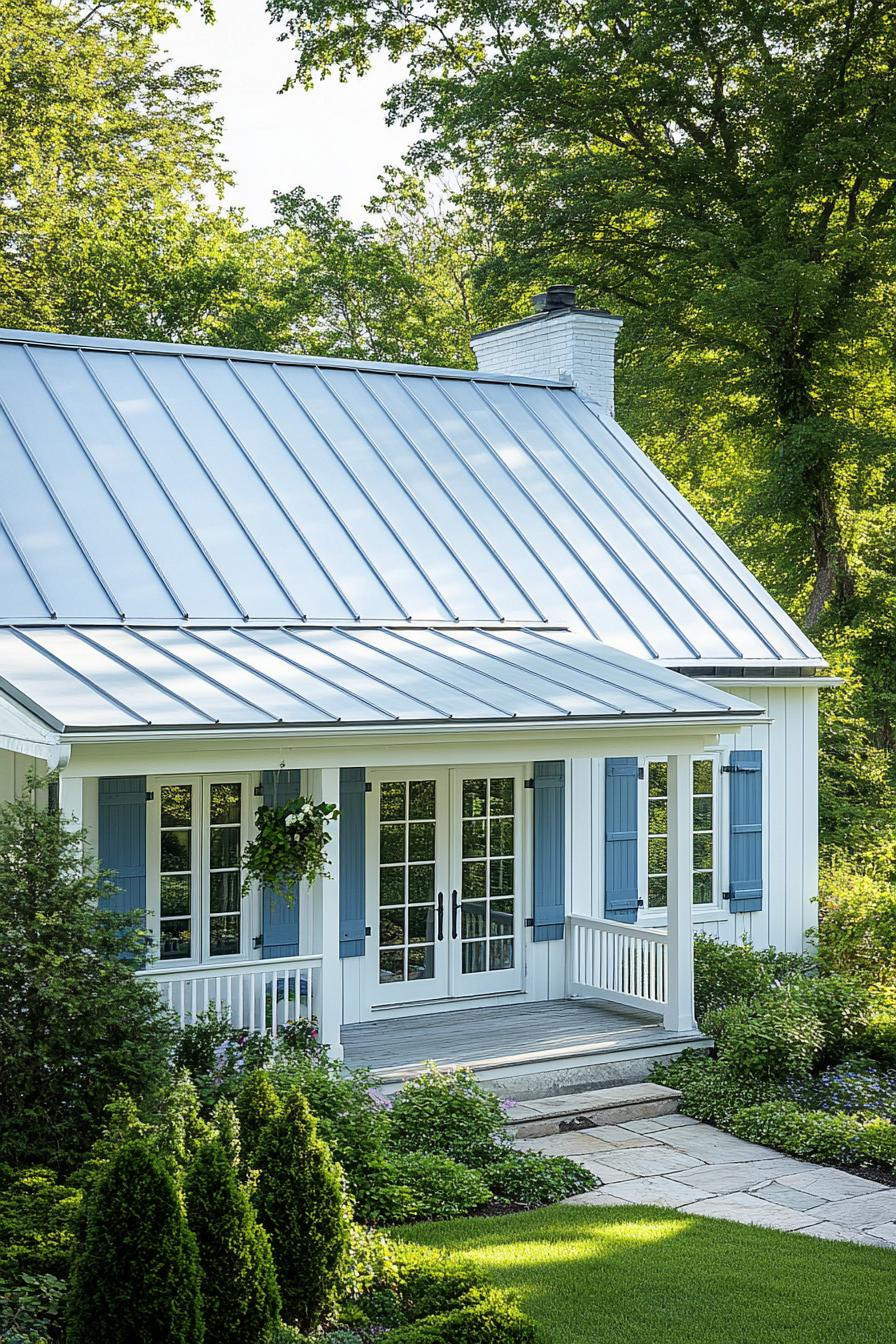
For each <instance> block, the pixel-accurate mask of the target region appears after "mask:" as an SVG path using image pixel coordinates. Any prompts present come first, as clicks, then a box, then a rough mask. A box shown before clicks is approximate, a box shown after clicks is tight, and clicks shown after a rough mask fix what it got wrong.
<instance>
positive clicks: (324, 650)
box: [279, 625, 442, 714]
mask: <svg viewBox="0 0 896 1344" xmlns="http://www.w3.org/2000/svg"><path fill="white" fill-rule="evenodd" d="M279 628H280V629H281V630H282V631H283V633H284V634H285V635H288V636H289V637H290V639H295V640H297V641H298V642H299V643H300V644H306V645H308V646H309V647H310V648H313V649H316V650H317V651H318V652H319V653H323V654H325V655H326V657H327V658H330V659H332V660H333V661H334V662H337V663H341V664H342V665H343V666H344V667H347V668H349V669H351V670H354V671H357V670H358V669H357V667H356V666H355V665H354V664H352V663H350V662H349V660H348V659H347V658H343V657H342V655H341V654H339V653H334V652H333V650H332V649H328V648H325V647H324V646H323V645H322V644H312V643H311V641H310V640H308V639H306V638H305V637H304V635H299V634H297V633H296V631H295V630H292V629H290V628H289V626H280V627H279ZM327 628H328V629H330V630H331V631H332V632H333V633H334V634H340V633H341V627H340V626H338V625H332V626H329V627H327ZM364 676H365V677H369V678H370V679H371V680H372V681H375V682H377V684H378V685H380V686H385V687H386V688H387V690H390V691H394V692H395V694H396V695H402V696H404V697H405V698H406V699H408V700H413V701H414V703H415V704H417V705H422V706H423V707H424V709H431V710H432V712H433V713H434V714H442V710H440V709H439V707H438V705H433V704H430V702H429V701H428V700H423V699H421V698H420V696H419V695H413V694H412V693H411V692H410V691H405V690H401V689H400V688H399V687H397V686H393V685H391V683H390V682H388V681H386V680H385V678H384V677H379V676H377V674H376V673H375V672H370V671H368V670H365V672H364Z"/></svg>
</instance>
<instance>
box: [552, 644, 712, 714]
mask: <svg viewBox="0 0 896 1344" xmlns="http://www.w3.org/2000/svg"><path fill="white" fill-rule="evenodd" d="M526 633H527V634H531V635H535V636H536V638H538V639H540V640H544V641H545V642H546V643H548V644H553V645H556V647H557V648H559V649H566V645H565V644H564V643H563V641H562V640H559V639H554V638H553V637H552V636H551V635H548V634H545V633H544V631H542V630H536V629H534V628H531V629H529V630H527V631H526ZM615 652H618V653H621V652H622V650H615ZM588 656H589V657H593V658H594V659H595V661H596V662H602V663H604V664H605V665H606V666H608V667H612V666H613V665H614V664H613V663H612V661H611V660H610V659H608V658H602V657H601V655H600V654H599V653H596V654H589V655H588ZM623 656H624V657H632V656H633V655H632V654H627V655H626V654H623ZM639 661H641V660H640V659H639ZM656 666H659V664H656ZM645 667H646V670H645V671H643V672H642V671H641V669H640V668H638V671H637V675H638V676H639V677H641V679H642V680H643V681H649V682H651V683H652V684H654V685H656V686H664V685H665V684H666V683H665V682H664V681H663V680H662V678H660V677H657V676H654V675H652V667H651V664H649V663H647V664H645ZM669 671H674V669H672V668H670V669H669ZM675 675H680V674H678V673H675ZM687 680H688V686H689V687H693V686H694V685H695V683H694V680H693V679H692V678H688V679H687ZM696 684H697V685H698V686H699V690H697V689H691V692H690V693H691V695H693V696H694V698H695V700H706V701H709V703H710V704H712V703H713V697H712V696H711V695H707V694H705V693H704V692H705V688H704V687H703V686H702V685H700V683H696Z"/></svg>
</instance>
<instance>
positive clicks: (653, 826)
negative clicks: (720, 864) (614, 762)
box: [647, 761, 669, 910]
mask: <svg viewBox="0 0 896 1344" xmlns="http://www.w3.org/2000/svg"><path fill="white" fill-rule="evenodd" d="M667 778H668V766H667V764H666V762H665V761H650V762H649V764H648V766H647V908H648V909H649V910H661V909H664V908H665V905H666V890H667V886H668V874H669V856H668V851H667V841H668V836H669V802H668V798H667V796H666V787H667Z"/></svg>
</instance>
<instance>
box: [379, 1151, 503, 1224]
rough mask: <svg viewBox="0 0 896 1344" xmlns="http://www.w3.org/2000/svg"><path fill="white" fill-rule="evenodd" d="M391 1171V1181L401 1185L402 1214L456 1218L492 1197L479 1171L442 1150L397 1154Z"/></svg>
mask: <svg viewBox="0 0 896 1344" xmlns="http://www.w3.org/2000/svg"><path fill="white" fill-rule="evenodd" d="M390 1173H391V1176H392V1182H393V1185H394V1186H398V1187H404V1191H405V1197H404V1199H403V1203H404V1208H403V1209H402V1211H401V1217H402V1218H407V1219H414V1218H459V1217H461V1216H462V1215H463V1214H465V1213H469V1212H470V1210H471V1209H476V1208H478V1207H479V1206H480V1205H481V1204H487V1203H488V1201H489V1200H490V1199H491V1197H492V1192H491V1189H490V1188H489V1186H488V1185H487V1184H486V1182H485V1180H484V1179H483V1177H482V1175H481V1173H480V1172H478V1171H474V1170H472V1169H471V1168H470V1167H464V1166H462V1165H461V1163H460V1162H455V1161H454V1160H453V1158H450V1157H445V1155H444V1154H443V1153H405V1154H402V1155H400V1156H396V1157H395V1158H393V1160H392V1163H391V1164H390Z"/></svg>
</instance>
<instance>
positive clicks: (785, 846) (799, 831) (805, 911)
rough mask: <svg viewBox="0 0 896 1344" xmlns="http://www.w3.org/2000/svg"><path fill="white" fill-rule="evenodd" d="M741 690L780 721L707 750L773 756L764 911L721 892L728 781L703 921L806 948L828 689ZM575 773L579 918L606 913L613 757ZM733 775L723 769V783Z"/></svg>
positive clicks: (758, 939)
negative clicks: (713, 882)
mask: <svg viewBox="0 0 896 1344" xmlns="http://www.w3.org/2000/svg"><path fill="white" fill-rule="evenodd" d="M726 684H727V685H728V686H729V687H730V685H731V683H730V682H728V683H726ZM737 694H738V695H740V696H742V697H743V698H744V699H746V700H750V701H752V702H753V703H755V704H757V705H760V706H761V707H762V709H763V710H765V711H766V713H767V715H768V718H769V719H770V720H771V722H770V723H759V724H755V725H750V726H748V727H745V728H742V729H741V730H740V731H739V732H738V733H736V734H730V735H726V736H723V738H722V739H721V743H720V746H719V747H718V748H717V749H716V751H715V752H713V751H707V753H706V755H707V756H711V755H714V754H715V755H717V756H718V757H719V760H720V763H721V764H725V763H726V762H727V759H728V753H729V752H730V750H732V749H735V748H736V749H738V750H742V749H754V750H761V751H762V753H763V768H764V788H763V828H762V830H763V887H764V892H763V902H762V909H761V910H757V911H753V912H751V913H744V914H732V913H731V912H730V911H729V909H728V906H727V902H726V901H725V900H724V899H722V896H721V893H722V891H724V890H725V889H726V884H727V878H728V789H727V785H726V784H724V783H723V784H722V787H721V790H720V794H719V798H718V802H717V807H718V809H719V812H718V821H717V827H716V836H717V845H718V851H719V853H718V860H717V862H718V864H719V874H718V881H717V900H716V901H715V902H714V904H713V905H712V906H711V907H710V906H695V908H694V927H695V929H696V930H699V931H702V932H704V933H707V934H710V935H711V936H713V937H716V938H719V939H722V940H724V941H736V940H739V939H740V938H742V937H743V936H744V935H746V936H747V938H749V939H750V941H751V942H752V943H754V944H755V945H756V946H757V947H768V946H774V947H777V948H779V949H781V950H786V951H788V952H799V951H802V950H803V949H804V948H805V945H806V938H805V934H806V930H807V929H811V928H814V927H815V926H816V925H817V923H818V908H817V905H816V898H817V893H818V694H819V692H818V687H817V686H811V685H806V684H805V683H799V682H797V681H796V679H795V678H794V680H793V682H790V683H788V684H787V685H781V686H741V685H740V684H739V683H738V685H737ZM567 770H568V776H567V778H568V781H569V806H568V825H569V831H570V834H569V845H568V848H567V854H568V864H567V874H566V881H567V909H568V910H569V911H570V913H572V914H574V915H583V916H586V917H589V918H594V919H601V918H603V917H604V910H603V892H604V871H603V869H604V827H603V822H602V818H603V814H604V761H603V759H602V758H600V759H593V760H588V759H580V760H571V761H568V762H567ZM727 778H728V777H727V776H725V775H719V776H717V779H720V780H722V781H724V780H726V779H727ZM639 923H640V924H643V925H645V926H646V927H648V928H650V927H660V928H662V927H663V925H664V923H665V921H664V918H663V917H662V915H661V914H660V913H656V914H654V915H650V914H649V913H648V912H646V910H642V911H641V913H640V916H639ZM558 977H559V971H558ZM553 982H554V977H553V975H551V976H550V980H549V986H550V987H549V992H548V994H547V995H546V996H545V997H552V998H553V997H556V996H557V993H556V991H555V990H554V987H553Z"/></svg>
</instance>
